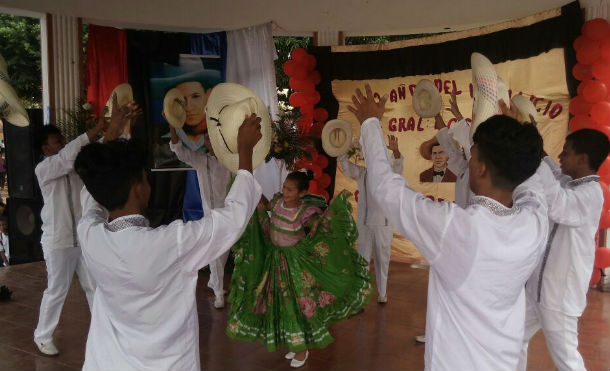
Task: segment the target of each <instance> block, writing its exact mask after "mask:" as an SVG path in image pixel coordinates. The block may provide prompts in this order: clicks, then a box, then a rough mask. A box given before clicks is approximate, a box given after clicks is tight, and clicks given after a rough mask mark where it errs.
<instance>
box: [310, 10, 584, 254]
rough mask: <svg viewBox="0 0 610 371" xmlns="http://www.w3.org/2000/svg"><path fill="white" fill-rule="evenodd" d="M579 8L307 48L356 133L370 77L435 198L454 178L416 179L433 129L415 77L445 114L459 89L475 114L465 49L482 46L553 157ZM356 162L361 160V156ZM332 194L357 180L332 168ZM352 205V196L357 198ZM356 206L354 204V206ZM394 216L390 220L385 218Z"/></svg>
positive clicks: (564, 120) (411, 167) (392, 130)
mask: <svg viewBox="0 0 610 371" xmlns="http://www.w3.org/2000/svg"><path fill="white" fill-rule="evenodd" d="M582 22H583V21H582V14H581V10H580V6H579V5H578V3H577V2H574V3H570V4H568V5H566V6H564V7H562V8H559V9H554V10H550V11H547V12H544V13H540V14H536V15H533V16H530V17H527V18H524V19H520V20H515V21H510V22H506V23H503V24H499V25H493V26H487V27H483V28H479V29H475V30H469V31H464V32H456V33H450V34H443V35H438V36H433V37H428V38H424V39H415V40H408V41H401V42H394V43H388V44H377V45H359V46H336V47H332V48H330V47H318V48H313V49H312V50H310V52H311V53H312V54H314V55H315V56H316V58H317V60H318V64H317V69H318V70H319V71H320V72H321V74H322V80H323V81H322V83H321V85H319V86H318V91H319V92H320V95H321V103H320V105H319V106H323V107H324V108H326V109H327V110H328V111H329V116H330V117H331V118H332V117H337V118H339V119H344V120H347V121H350V122H351V123H352V127H353V129H354V133H355V136H356V138H358V137H359V135H360V126H359V125H358V123H357V122H356V120H355V117H354V116H353V114H352V113H351V112H349V111H348V110H347V106H348V105H350V104H351V96H352V94H353V93H354V90H355V89H356V88H361V89H363V87H364V84H365V82H369V83H370V84H371V87H372V89H373V91H374V92H375V94H378V95H379V96H382V95H384V94H388V95H389V100H388V103H387V105H386V107H387V112H386V114H385V115H384V117H383V119H382V126H383V130H384V132H385V133H386V134H392V135H396V136H397V137H398V140H399V146H400V151H401V152H402V155H403V156H404V157H405V167H404V172H403V175H404V177H405V178H406V180H407V181H408V182H409V185H410V186H411V187H413V188H414V189H416V190H418V191H420V192H422V193H423V194H424V195H427V196H429V197H430V198H432V199H437V200H441V199H442V200H448V201H453V200H454V188H455V183H432V182H420V174H421V173H422V172H424V171H426V170H428V169H430V168H431V167H432V162H431V161H429V160H426V159H424V158H423V157H422V156H421V155H420V152H419V148H420V145H421V144H422V143H423V142H425V141H427V140H429V139H431V138H432V137H434V136H435V134H436V132H437V131H436V129H435V128H434V119H433V118H431V119H422V118H419V117H418V116H417V115H416V114H415V112H414V110H413V107H412V93H413V90H414V89H415V85H416V84H417V82H418V81H419V80H420V79H422V78H426V79H429V80H431V81H433V82H434V83H435V85H436V86H437V88H438V90H439V91H440V92H441V96H442V99H443V112H442V115H443V118H444V119H445V122H446V123H447V124H448V126H450V125H451V124H453V123H454V122H455V119H454V118H453V115H452V114H451V113H450V112H448V111H446V110H445V108H448V107H449V96H450V94H451V92H452V91H454V90H455V91H456V94H457V103H458V106H459V108H460V111H461V112H462V114H463V116H464V117H465V118H468V120H469V118H470V117H472V84H471V82H472V74H471V70H470V55H471V53H472V52H475V51H476V52H480V53H482V54H484V55H485V56H487V57H488V58H489V59H490V60H491V62H492V63H494V66H495V69H496V72H497V73H498V76H499V77H501V78H502V79H503V80H504V81H505V83H506V85H507V86H508V88H509V93H510V94H511V95H516V94H523V95H525V96H527V97H528V98H530V99H531V100H532V102H533V103H534V104H535V106H536V108H537V111H538V115H539V120H538V128H539V130H540V132H541V134H542V136H543V138H544V147H545V150H546V151H547V153H549V155H551V156H552V157H554V158H557V156H558V155H559V153H560V152H561V149H562V147H563V143H564V138H565V136H566V134H567V130H568V120H569V112H568V104H569V99H570V96H573V95H576V89H575V87H576V86H577V85H576V84H577V82H576V81H575V80H574V79H573V77H572V74H571V70H572V67H573V65H574V64H575V63H576V60H575V55H574V51H573V48H572V43H573V41H574V39H575V38H576V37H577V36H578V35H579V33H580V28H581V25H582ZM360 165H364V164H363V163H361V164H360ZM336 182H337V185H336V187H335V193H336V192H339V191H341V189H342V188H343V187H344V186H345V187H347V188H348V189H349V190H350V191H352V192H355V191H356V189H355V187H356V183H355V182H354V181H351V180H349V178H346V177H345V176H343V175H342V173H341V171H337V172H336ZM354 206H356V205H355V203H354ZM355 209H356V208H355ZM390 222H391V221H390ZM393 247H394V249H393V257H394V258H400V257H401V256H403V257H404V256H405V253H407V255H408V250H409V249H412V246H411V245H410V244H409V243H405V242H404V239H403V242H401V241H400V239H399V240H395V243H394V244H393Z"/></svg>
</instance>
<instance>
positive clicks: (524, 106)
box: [512, 95, 538, 122]
mask: <svg viewBox="0 0 610 371" xmlns="http://www.w3.org/2000/svg"><path fill="white" fill-rule="evenodd" d="M512 101H513V104H514V105H515V107H517V110H518V111H519V117H517V119H518V120H519V121H521V122H530V121H531V120H530V115H532V117H533V118H534V120H538V111H536V107H535V106H534V103H532V101H531V100H529V99H528V98H527V97H526V96H523V95H515V96H514V97H513V99H512Z"/></svg>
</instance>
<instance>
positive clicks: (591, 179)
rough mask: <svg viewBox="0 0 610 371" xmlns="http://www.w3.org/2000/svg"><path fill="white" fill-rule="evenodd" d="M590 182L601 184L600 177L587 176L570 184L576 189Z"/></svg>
mask: <svg viewBox="0 0 610 371" xmlns="http://www.w3.org/2000/svg"><path fill="white" fill-rule="evenodd" d="M589 182H599V176H597V175H587V176H583V177H582V178H578V179H573V180H570V181H569V182H568V185H569V186H570V187H576V186H579V185H581V184H585V183H589Z"/></svg>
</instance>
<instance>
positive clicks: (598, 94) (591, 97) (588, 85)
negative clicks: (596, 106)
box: [582, 80, 608, 103]
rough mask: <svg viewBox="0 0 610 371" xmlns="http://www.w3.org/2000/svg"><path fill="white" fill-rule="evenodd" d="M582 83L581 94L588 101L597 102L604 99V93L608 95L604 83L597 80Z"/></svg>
mask: <svg viewBox="0 0 610 371" xmlns="http://www.w3.org/2000/svg"><path fill="white" fill-rule="evenodd" d="M583 84H584V85H585V86H584V88H583V89H584V90H583V91H582V95H583V97H584V98H585V100H586V101H587V102H589V103H597V102H599V101H601V100H605V99H606V95H608V89H607V88H606V84H604V83H603V82H601V81H597V80H587V81H584V82H583Z"/></svg>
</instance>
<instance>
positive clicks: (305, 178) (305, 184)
mask: <svg viewBox="0 0 610 371" xmlns="http://www.w3.org/2000/svg"><path fill="white" fill-rule="evenodd" d="M311 179H313V177H311V175H310V174H308V173H305V172H302V171H293V172H291V173H290V174H288V176H287V177H286V180H292V181H295V182H296V183H297V189H298V190H299V192H303V191H306V190H308V189H309V181H310V180H311Z"/></svg>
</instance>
